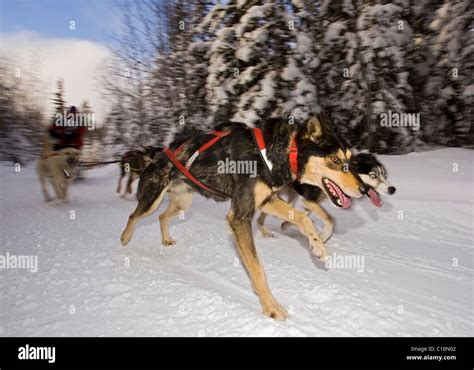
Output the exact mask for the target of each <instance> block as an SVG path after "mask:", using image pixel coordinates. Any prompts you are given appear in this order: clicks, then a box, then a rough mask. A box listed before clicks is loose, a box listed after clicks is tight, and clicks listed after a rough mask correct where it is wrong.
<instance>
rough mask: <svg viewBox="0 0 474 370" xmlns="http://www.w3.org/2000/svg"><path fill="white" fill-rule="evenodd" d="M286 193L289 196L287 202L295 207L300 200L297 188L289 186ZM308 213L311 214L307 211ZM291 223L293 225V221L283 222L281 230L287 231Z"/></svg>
mask: <svg viewBox="0 0 474 370" xmlns="http://www.w3.org/2000/svg"><path fill="white" fill-rule="evenodd" d="M286 193H287V197H288V200H287V203H289V204H291V206H292V207H293V208H294V207H295V203H296V201H297V200H298V197H299V194H298V193H297V192H296V191H295V190H293V189H292V188H291V187H288V188H287V192H286ZM306 215H309V212H307V213H306ZM291 225H292V224H291V222H288V221H285V222H282V223H281V225H280V228H281V231H286V230H287V229H288V228H289V227H290V226H291Z"/></svg>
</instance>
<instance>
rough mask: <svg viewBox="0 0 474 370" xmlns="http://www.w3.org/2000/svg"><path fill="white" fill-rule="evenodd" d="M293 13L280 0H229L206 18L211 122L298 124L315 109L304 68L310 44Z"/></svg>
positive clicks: (288, 4) (289, 6) (287, 3)
mask: <svg viewBox="0 0 474 370" xmlns="http://www.w3.org/2000/svg"><path fill="white" fill-rule="evenodd" d="M297 5H298V4H297ZM292 9H293V11H292ZM294 9H296V8H294V7H293V5H292V3H291V1H283V0H281V1H265V0H259V1H258V0H247V1H245V0H240V1H229V2H228V3H227V4H225V5H218V6H216V7H215V8H214V9H213V10H212V11H211V13H210V14H209V16H208V17H207V18H206V20H205V21H206V22H209V23H210V24H211V27H210V28H211V29H213V30H215V35H216V38H215V40H214V41H213V43H212V45H211V50H210V63H209V77H208V80H207V91H208V104H209V106H210V109H211V113H212V115H213V119H214V122H215V123H219V122H222V121H228V120H234V121H243V122H245V123H247V124H258V122H259V121H260V120H261V119H262V118H265V117H268V116H271V115H272V114H278V115H280V116H281V115H287V116H293V117H294V118H295V119H296V120H298V119H302V118H305V117H306V116H307V115H308V114H309V113H311V112H313V111H315V110H317V106H316V90H315V88H314V86H313V85H312V84H311V82H310V81H309V79H308V78H307V76H306V71H305V69H304V68H303V66H304V65H305V62H304V61H303V58H307V59H311V56H310V54H311V43H310V42H309V40H308V38H307V37H305V35H303V34H301V35H299V32H303V31H302V28H301V21H300V20H299V19H297V18H298V17H297V15H295V12H294ZM299 36H300V37H299ZM308 61H309V62H310V63H311V62H312V60H308ZM308 61H307V62H308Z"/></svg>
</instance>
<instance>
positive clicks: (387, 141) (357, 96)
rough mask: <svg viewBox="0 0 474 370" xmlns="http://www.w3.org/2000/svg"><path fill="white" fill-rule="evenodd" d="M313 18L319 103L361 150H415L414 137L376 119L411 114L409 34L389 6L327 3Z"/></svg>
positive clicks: (397, 8)
mask: <svg viewBox="0 0 474 370" xmlns="http://www.w3.org/2000/svg"><path fill="white" fill-rule="evenodd" d="M309 3H310V2H309V1H308V2H306V3H305V4H306V8H307V9H312V12H313V13H314V22H313V27H312V31H313V33H312V34H313V38H314V40H315V43H316V47H317V49H318V58H319V62H320V65H319V68H318V71H317V73H316V84H317V86H318V88H319V94H318V97H319V99H320V101H321V104H322V106H323V107H324V108H325V109H326V110H327V111H328V112H329V114H330V116H331V117H332V119H333V121H334V122H335V123H336V124H337V126H338V127H339V128H340V131H341V132H343V133H344V134H345V135H346V136H347V137H348V138H349V139H350V141H351V142H352V143H353V144H354V145H357V146H360V147H365V148H369V149H371V150H374V151H379V152H390V151H398V152H406V151H410V150H412V146H411V144H412V138H413V131H412V130H410V129H407V128H404V127H392V128H385V127H381V126H380V124H379V119H378V114H380V113H384V112H387V111H388V110H392V111H393V112H397V113H402V112H412V109H413V99H412V89H411V86H410V85H409V83H408V75H409V71H408V67H407V63H406V61H407V58H406V56H407V53H408V52H409V50H410V39H411V33H412V31H411V28H410V26H409V24H408V22H407V21H406V20H405V19H404V13H405V9H404V8H403V7H402V6H400V5H397V4H395V3H391V2H378V1H374V2H363V1H357V0H352V1H351V0H349V1H344V2H333V1H324V2H322V3H321V5H320V6H319V7H316V9H314V8H311V7H310V6H309Z"/></svg>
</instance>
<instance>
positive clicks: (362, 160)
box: [257, 153, 396, 242]
mask: <svg viewBox="0 0 474 370" xmlns="http://www.w3.org/2000/svg"><path fill="white" fill-rule="evenodd" d="M351 162H352V164H353V166H354V170H355V171H356V172H357V173H358V175H359V176H360V178H361V179H362V181H364V183H366V184H368V185H370V186H371V187H372V188H373V189H376V190H380V191H383V192H385V193H387V194H389V195H392V194H394V193H395V191H396V188H395V187H394V186H393V185H392V184H390V182H389V181H388V173H387V169H386V168H385V166H384V165H383V164H382V163H381V162H380V161H379V160H378V159H377V157H376V156H375V155H374V154H372V153H358V154H355V155H353V156H352V158H351ZM331 195H332V194H331ZM367 195H368V196H369V199H370V200H371V202H372V204H374V205H375V206H376V207H380V206H382V204H383V203H382V200H381V199H380V197H379V196H378V193H377V192H375V191H373V190H372V189H369V191H368V193H367ZM280 196H284V197H285V199H287V200H288V203H290V204H293V205H294V204H295V202H296V200H297V199H298V197H299V196H301V197H302V198H303V199H302V201H303V204H304V208H305V210H306V211H307V214H308V215H309V214H310V213H311V212H313V213H315V214H316V215H317V216H318V217H319V218H320V219H321V220H322V221H323V225H324V228H323V231H322V232H321V234H320V236H321V239H322V240H323V242H325V241H327V240H328V239H329V238H330V237H331V235H332V233H333V230H334V219H333V218H332V217H331V216H330V215H329V214H328V213H327V212H326V210H325V209H324V208H323V207H321V205H320V204H319V203H321V202H322V201H323V200H324V199H326V198H327V197H326V195H325V193H324V192H323V191H322V190H321V189H320V188H319V187H314V186H311V185H303V184H300V183H299V182H297V181H295V182H294V183H293V184H291V185H288V186H286V187H285V188H283V189H282V190H281V192H280ZM332 204H333V205H335V206H336V207H337V208H347V207H344V205H343V204H342V203H340V202H338V201H336V202H335V203H334V202H332ZM266 216H267V215H266V214H265V212H261V213H260V216H259V217H258V218H257V225H258V228H259V230H260V232H261V233H262V235H263V236H264V237H267V238H271V237H273V236H274V235H273V233H272V232H271V231H270V230H269V229H268V228H267V227H266V226H265V218H266ZM289 226H291V224H290V223H289V222H287V221H285V222H283V223H282V224H281V229H282V230H286V229H287V228H288V227H289Z"/></svg>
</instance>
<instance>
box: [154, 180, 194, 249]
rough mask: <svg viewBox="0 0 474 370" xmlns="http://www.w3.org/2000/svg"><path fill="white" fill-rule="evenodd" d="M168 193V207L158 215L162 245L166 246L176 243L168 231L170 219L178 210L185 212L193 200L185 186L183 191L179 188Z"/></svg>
mask: <svg viewBox="0 0 474 370" xmlns="http://www.w3.org/2000/svg"><path fill="white" fill-rule="evenodd" d="M168 194H169V200H170V202H169V205H168V208H167V209H166V210H165V211H164V212H163V213H162V214H161V215H160V229H161V241H162V243H163V245H167V246H168V245H175V244H176V241H175V240H173V239H172V238H171V235H170V232H169V225H170V222H171V220H172V219H173V218H174V217H176V216H177V215H178V214H179V213H180V212H186V211H187V210H188V209H189V207H191V203H192V200H193V193H192V192H191V191H189V189H188V188H185V189H184V191H183V190H181V189H179V190H178V192H176V191H175V190H174V189H173V191H170V192H169V193H168Z"/></svg>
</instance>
